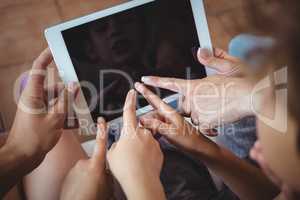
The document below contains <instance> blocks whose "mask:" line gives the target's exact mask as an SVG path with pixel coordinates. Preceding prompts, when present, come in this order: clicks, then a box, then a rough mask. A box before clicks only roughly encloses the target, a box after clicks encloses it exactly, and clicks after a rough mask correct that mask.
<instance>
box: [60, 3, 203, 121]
mask: <svg viewBox="0 0 300 200" xmlns="http://www.w3.org/2000/svg"><path fill="white" fill-rule="evenodd" d="M62 35H63V38H64V41H65V43H66V46H67V49H68V52H69V55H70V57H71V60H72V63H73V65H74V68H75V71H76V73H77V76H78V79H79V81H80V83H81V87H82V90H83V93H84V96H85V99H86V101H87V103H88V105H89V109H90V111H91V114H92V117H93V119H94V121H96V119H97V117H98V116H103V117H105V118H106V119H107V120H112V119H114V118H116V117H119V116H121V115H122V108H123V104H124V101H125V97H126V94H127V92H128V90H129V89H131V88H133V85H134V83H135V82H136V81H140V80H141V77H142V76H145V75H153V76H164V77H176V78H185V79H196V78H197V79H198V78H203V77H205V76H206V74H205V69H204V67H203V66H202V65H200V64H199V63H198V62H197V60H196V59H195V57H194V56H193V53H192V49H193V48H194V47H199V46H200V44H199V40H198V37H197V31H196V27H195V22H194V18H193V13H192V8H191V5H190V2H189V1H187V0H176V1H172V6H170V1H169V0H158V1H155V2H151V3H148V4H144V5H142V6H139V7H135V8H132V9H129V10H126V11H123V12H120V13H117V14H114V15H110V16H108V17H105V18H101V19H98V20H95V21H92V22H89V23H87V24H84V25H80V26H77V27H74V28H71V29H68V30H65V31H63V32H62ZM153 90H154V92H155V93H157V94H158V95H159V96H160V97H161V98H164V97H166V96H169V95H171V94H172V93H170V92H169V91H165V90H159V89H153ZM145 105H147V102H146V101H145V100H144V99H143V98H141V97H139V101H138V107H139V108H140V107H143V106H145Z"/></svg>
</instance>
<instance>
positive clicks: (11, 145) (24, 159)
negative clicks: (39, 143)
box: [3, 138, 46, 174]
mask: <svg viewBox="0 0 300 200" xmlns="http://www.w3.org/2000/svg"><path fill="white" fill-rule="evenodd" d="M3 154H5V155H6V154H9V155H10V156H9V158H7V159H8V162H10V163H11V166H14V167H15V168H18V167H20V166H22V169H23V170H21V171H23V173H24V174H27V173H29V172H31V171H32V170H33V169H35V168H36V167H37V166H38V165H39V164H40V163H41V162H42V161H43V159H44V157H45V155H46V154H44V153H43V152H42V151H39V150H38V149H37V148H35V147H33V146H30V147H27V146H26V145H25V144H20V143H17V142H15V140H13V139H11V138H8V140H7V142H6V143H5V145H4V146H3ZM21 171H20V172H21Z"/></svg>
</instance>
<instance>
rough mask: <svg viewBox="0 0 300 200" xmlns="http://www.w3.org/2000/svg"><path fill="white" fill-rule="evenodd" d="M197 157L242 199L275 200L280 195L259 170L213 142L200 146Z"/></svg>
mask: <svg viewBox="0 0 300 200" xmlns="http://www.w3.org/2000/svg"><path fill="white" fill-rule="evenodd" d="M200 148H201V149H200ZM202 149H205V151H203V150H202ZM196 156H197V157H198V158H199V159H201V161H202V162H204V163H205V164H206V166H207V167H208V168H209V169H210V170H212V171H213V172H214V173H215V174H216V175H217V176H219V177H221V179H222V180H223V182H224V183H225V184H226V185H227V186H228V187H229V188H230V189H231V190H232V191H233V192H234V193H235V194H236V195H237V196H239V198H241V199H255V200H258V199H263V200H265V199H273V198H274V197H275V196H276V195H278V193H279V190H278V188H276V187H275V186H274V185H273V184H272V182H271V181H270V180H269V179H268V178H267V177H266V176H265V175H264V174H263V172H262V171H261V170H260V169H259V168H257V167H255V166H253V165H251V164H249V163H247V162H246V161H244V160H242V159H240V158H238V157H236V156H235V155H234V154H232V153H231V152H230V151H228V150H226V149H224V148H222V147H219V146H217V145H216V144H214V143H213V142H211V141H207V144H206V146H205V145H202V146H199V150H198V151H197V153H196Z"/></svg>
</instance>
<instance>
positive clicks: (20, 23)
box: [0, 0, 249, 127]
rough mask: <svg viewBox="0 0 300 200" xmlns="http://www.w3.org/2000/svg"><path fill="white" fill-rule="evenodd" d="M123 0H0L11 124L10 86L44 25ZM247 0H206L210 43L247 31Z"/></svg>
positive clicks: (40, 40)
mask: <svg viewBox="0 0 300 200" xmlns="http://www.w3.org/2000/svg"><path fill="white" fill-rule="evenodd" d="M124 1H125V0H98V1H86V0H1V1H0V13H1V14H0V15H1V17H0V24H1V26H0V52H1V53H0V93H1V100H0V112H1V113H2V114H3V115H4V121H5V124H6V127H10V125H11V124H12V121H13V118H14V114H15V110H16V104H15V103H14V101H13V86H14V83H15V81H16V79H17V78H18V77H19V76H20V74H22V72H24V71H27V70H28V69H30V67H31V63H32V61H33V59H34V58H35V57H36V56H37V55H38V54H39V53H40V52H41V51H42V50H43V49H44V48H45V47H46V41H45V39H44V37H43V31H44V29H45V28H46V27H49V26H51V25H54V24H57V23H60V22H62V21H65V20H68V19H72V18H75V17H78V16H81V15H83V14H88V13H90V12H94V11H97V10H100V9H101V8H105V7H109V6H112V5H114V4H117V3H118V2H124ZM245 1H246V0H230V1H228V0H205V4H206V8H207V13H208V21H209V27H210V31H211V36H212V40H213V44H214V46H216V47H221V48H224V49H227V45H228V43H229V41H230V40H231V39H232V37H233V36H235V35H237V34H239V33H242V32H248V31H249V25H248V24H247V17H246V15H245V12H244V9H245V8H244V2H245ZM170 2H172V0H170Z"/></svg>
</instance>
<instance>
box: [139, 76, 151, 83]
mask: <svg viewBox="0 0 300 200" xmlns="http://www.w3.org/2000/svg"><path fill="white" fill-rule="evenodd" d="M141 80H142V82H143V83H149V82H151V78H150V77H148V76H143V77H142V79H141Z"/></svg>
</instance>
